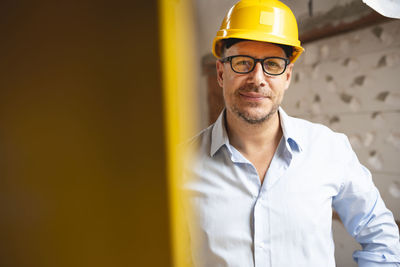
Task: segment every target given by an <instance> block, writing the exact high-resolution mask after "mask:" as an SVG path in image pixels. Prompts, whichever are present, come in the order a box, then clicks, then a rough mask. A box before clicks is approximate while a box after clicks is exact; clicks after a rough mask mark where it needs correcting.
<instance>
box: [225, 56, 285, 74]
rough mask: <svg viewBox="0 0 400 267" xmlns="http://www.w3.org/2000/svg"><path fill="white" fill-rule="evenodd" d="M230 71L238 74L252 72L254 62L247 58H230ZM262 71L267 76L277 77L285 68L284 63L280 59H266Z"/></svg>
mask: <svg viewBox="0 0 400 267" xmlns="http://www.w3.org/2000/svg"><path fill="white" fill-rule="evenodd" d="M231 64H232V69H233V70H234V71H236V72H239V73H248V72H250V71H252V70H253V68H254V65H255V61H254V59H253V58H251V57H248V56H235V57H232V61H231ZM263 68H264V71H265V72H266V73H268V74H272V75H278V74H281V73H283V71H284V70H285V68H286V62H285V60H284V59H282V58H266V59H265V60H264V61H263Z"/></svg>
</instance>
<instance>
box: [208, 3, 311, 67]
mask: <svg viewBox="0 0 400 267" xmlns="http://www.w3.org/2000/svg"><path fill="white" fill-rule="evenodd" d="M229 38H239V39H247V40H253V41H261V42H269V43H276V44H283V45H288V46H292V47H293V55H292V56H291V57H290V58H289V59H290V62H292V63H293V62H295V61H296V59H297V58H298V57H299V56H300V54H301V53H302V52H303V51H304V48H302V47H301V46H300V41H299V33H298V29H297V22H296V18H295V17H294V15H293V13H292V11H291V10H290V9H289V7H287V6H286V5H285V4H283V3H282V2H280V1H278V0H241V1H239V2H238V3H237V4H236V5H234V6H233V7H232V8H231V9H230V10H229V12H228V14H227V15H226V16H225V18H224V20H223V21H222V24H221V27H220V29H219V31H218V32H217V36H215V38H214V42H213V48H212V52H213V54H214V56H215V57H217V58H221V52H222V48H223V47H222V46H223V42H221V41H222V40H224V39H229Z"/></svg>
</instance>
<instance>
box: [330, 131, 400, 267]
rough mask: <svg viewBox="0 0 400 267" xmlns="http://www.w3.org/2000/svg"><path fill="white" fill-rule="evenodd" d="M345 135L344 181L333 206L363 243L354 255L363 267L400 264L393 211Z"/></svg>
mask: <svg viewBox="0 0 400 267" xmlns="http://www.w3.org/2000/svg"><path fill="white" fill-rule="evenodd" d="M343 138H344V146H343V152H342V155H340V156H341V159H343V160H344V163H343V161H342V164H343V165H344V166H343V168H342V169H343V171H344V172H343V183H342V186H341V189H340V192H339V194H338V195H336V196H335V197H334V198H333V207H334V209H335V210H336V211H337V213H338V214H339V216H340V218H341V220H342V222H343V224H344V226H345V228H346V229H347V231H348V232H349V233H350V234H351V235H352V236H353V237H354V238H355V239H356V240H357V242H358V243H360V245H361V246H362V250H361V251H356V252H354V254H353V258H354V260H355V261H356V262H357V263H358V266H360V267H375V266H376V267H377V266H384V267H392V266H393V267H394V266H396V267H400V243H399V229H398V227H397V225H396V223H395V221H394V218H393V214H392V213H391V212H390V211H389V210H388V209H387V208H386V206H385V204H384V202H383V200H382V198H381V196H380V194H379V192H378V189H377V188H376V187H375V185H374V183H373V182H372V178H371V173H370V172H369V171H368V169H367V168H365V167H364V166H363V165H361V163H360V162H359V161H358V159H357V156H356V155H355V153H354V151H353V150H352V148H351V146H350V143H349V141H348V139H347V137H343Z"/></svg>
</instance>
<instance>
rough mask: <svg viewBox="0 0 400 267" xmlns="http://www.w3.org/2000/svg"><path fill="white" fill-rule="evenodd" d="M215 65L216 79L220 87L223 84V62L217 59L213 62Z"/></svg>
mask: <svg viewBox="0 0 400 267" xmlns="http://www.w3.org/2000/svg"><path fill="white" fill-rule="evenodd" d="M215 66H216V68H217V81H218V84H219V86H221V88H222V87H223V84H224V63H222V62H221V61H219V60H217V62H216V63H215Z"/></svg>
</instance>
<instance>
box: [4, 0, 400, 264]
mask: <svg viewBox="0 0 400 267" xmlns="http://www.w3.org/2000/svg"><path fill="white" fill-rule="evenodd" d="M283 2H284V3H285V4H287V5H288V6H289V7H290V8H291V9H292V10H293V12H294V13H295V15H296V16H297V18H298V23H299V30H300V39H301V41H302V43H303V45H304V47H305V49H306V52H305V53H304V54H303V55H302V56H301V57H300V59H299V61H297V62H296V65H295V68H294V73H295V74H294V77H293V80H292V85H291V88H290V89H289V90H288V91H287V94H286V96H285V100H284V103H283V106H284V108H285V110H286V111H287V112H288V113H289V114H290V115H292V116H296V117H301V118H305V119H309V120H311V121H315V122H321V123H323V124H325V125H327V126H329V127H331V128H333V129H334V130H336V131H340V132H344V133H346V134H347V135H348V136H349V138H350V141H351V143H352V145H353V147H354V149H355V151H356V152H357V154H358V155H359V159H360V161H361V162H362V163H363V164H364V165H366V166H367V167H368V168H369V169H370V170H371V172H372V174H373V176H374V181H375V184H376V185H377V187H378V188H379V190H380V192H381V194H382V197H383V199H384V201H385V202H386V204H387V206H388V207H389V208H390V209H391V210H392V212H393V213H394V216H395V218H396V220H400V164H399V154H400V128H399V126H398V125H399V123H400V91H399V90H400V89H399V84H400V76H399V75H398V73H400V52H399V51H400V50H399V46H400V21H399V20H393V19H388V18H385V17H383V16H381V15H379V14H377V13H376V12H375V11H373V10H372V9H370V8H369V7H368V6H366V5H365V4H363V3H362V1H355V0H354V1H351V0H347V1H346V0H335V1H332V0H330V1H328V0H320V1H314V2H312V1H309V0H297V1H292V0H290V1H289V0H288V1H283ZM234 3H235V1H231V0H193V1H189V0H186V1H183V0H160V1H145V2H137V1H123V0H115V1H112V3H111V2H110V1H94V0H85V1H50V0H38V1H22V0H17V1H11V0H3V1H1V2H0V34H1V37H0V38H1V41H0V238H1V240H2V242H1V243H0V267H14V266H15V267H19V266H29V267H36V266H38V267H47V266H52V267H53V266H188V265H187V262H186V260H185V259H184V258H185V257H184V253H185V252H184V251H185V249H186V247H187V244H186V243H185V241H184V240H186V237H185V234H184V231H182V229H183V228H182V214H181V213H180V211H179V208H178V206H179V205H178V204H179V201H180V198H179V194H177V192H176V187H177V184H178V183H179V180H178V177H179V165H180V162H181V158H180V157H181V155H180V154H179V153H178V152H177V151H176V149H175V147H176V145H177V144H179V143H181V142H182V141H183V140H186V139H187V138H188V137H189V136H191V135H193V134H194V133H196V132H197V131H199V130H200V129H202V128H204V127H206V126H208V125H209V124H210V123H212V122H213V121H214V120H215V119H216V116H217V115H218V113H219V112H220V110H221V109H222V107H223V102H222V98H221V89H220V88H219V87H218V85H217V83H216V77H215V75H216V74H215V59H214V58H213V57H212V56H211V43H212V39H213V38H214V36H215V33H216V32H217V30H218V28H219V26H220V23H221V21H222V18H223V17H224V15H225V14H226V12H227V10H228V9H229V8H230V7H231V6H232V5H233V4H234ZM188 66H189V67H188ZM193 118H197V119H193ZM334 238H335V242H336V256H337V257H336V258H337V266H339V267H340V266H342V267H348V266H356V265H355V264H354V263H353V262H352V259H351V254H352V252H353V251H354V250H355V249H357V248H358V245H357V244H356V243H355V242H354V241H352V239H351V237H349V236H348V235H347V234H346V233H345V230H344V228H343V226H342V225H341V223H340V222H339V220H337V219H335V220H334Z"/></svg>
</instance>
